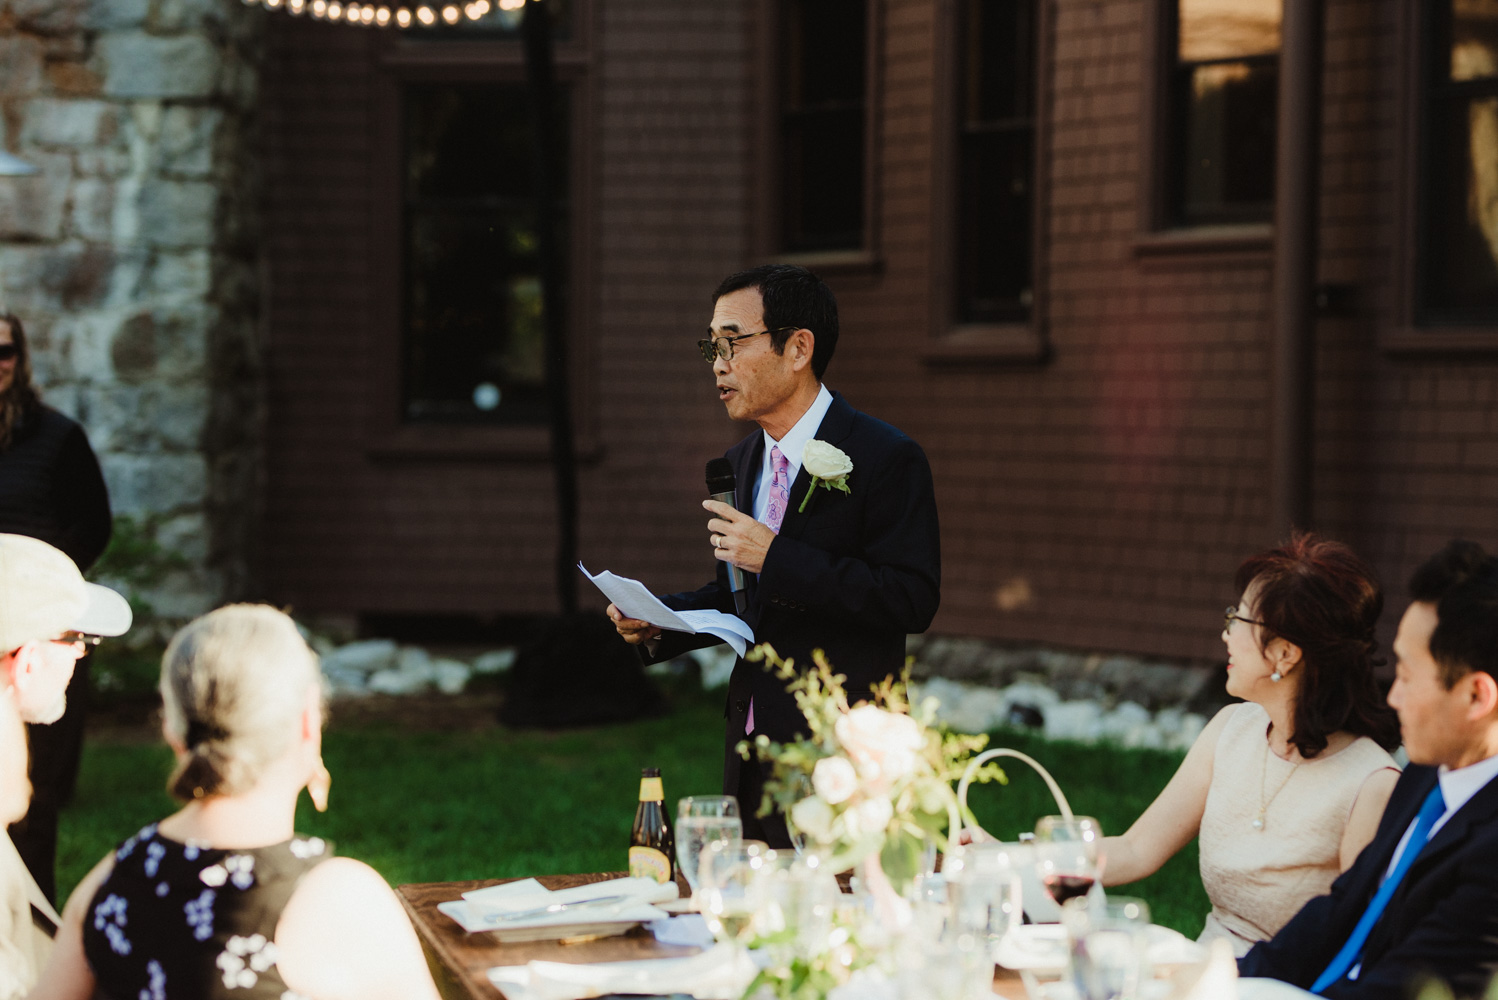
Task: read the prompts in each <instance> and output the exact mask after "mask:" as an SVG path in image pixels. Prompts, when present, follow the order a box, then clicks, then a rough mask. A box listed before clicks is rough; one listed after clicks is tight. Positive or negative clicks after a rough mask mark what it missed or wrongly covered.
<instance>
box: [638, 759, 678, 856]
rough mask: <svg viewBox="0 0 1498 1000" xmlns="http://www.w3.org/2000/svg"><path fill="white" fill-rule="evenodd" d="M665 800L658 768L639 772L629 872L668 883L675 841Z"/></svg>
mask: <svg viewBox="0 0 1498 1000" xmlns="http://www.w3.org/2000/svg"><path fill="white" fill-rule="evenodd" d="M665 797H666V793H665V790H664V789H663V788H662V787H661V769H660V768H658V767H647V768H645V769H644V770H643V771H641V772H640V805H639V807H638V808H637V809H636V810H635V825H634V828H633V829H632V830H630V831H629V873H630V874H631V875H634V876H637V877H643V878H653V879H655V880H656V881H657V882H669V881H671V879H672V877H673V875H674V872H673V867H674V862H675V859H676V841H675V838H674V837H672V835H671V818H670V817H669V816H667V815H666V808H665V805H664V802H663V800H664V799H665Z"/></svg>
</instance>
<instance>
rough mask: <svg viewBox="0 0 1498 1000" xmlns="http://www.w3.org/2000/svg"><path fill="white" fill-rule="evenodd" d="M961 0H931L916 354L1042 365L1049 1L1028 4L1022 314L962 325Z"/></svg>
mask: <svg viewBox="0 0 1498 1000" xmlns="http://www.w3.org/2000/svg"><path fill="white" fill-rule="evenodd" d="M965 2H967V0H937V2H936V5H935V7H936V13H935V16H936V19H937V20H936V24H935V29H936V30H935V32H934V34H935V38H936V48H935V51H934V53H933V61H932V65H933V67H934V68H935V71H936V73H935V79H934V83H935V87H934V92H933V95H932V96H933V114H932V123H931V124H932V136H933V140H934V141H933V143H932V157H931V176H932V185H931V194H932V197H931V220H932V222H931V256H930V275H931V301H930V316H931V320H930V329H931V331H932V334H933V335H932V337H931V338H930V339H929V340H928V341H927V342H926V343H925V345H923V347H922V350H921V357H922V360H923V361H924V362H925V363H926V365H927V366H929V367H932V368H952V369H957V370H967V369H971V368H972V367H974V366H980V367H982V366H995V367H1004V366H1015V365H1019V366H1024V365H1036V366H1039V365H1043V364H1045V363H1046V362H1048V361H1049V360H1050V359H1051V356H1052V350H1051V343H1050V338H1049V322H1048V317H1049V313H1050V310H1049V304H1050V294H1049V286H1050V282H1049V280H1048V279H1049V272H1050V266H1049V265H1050V260H1049V257H1048V248H1049V237H1050V232H1049V226H1048V223H1047V220H1048V219H1049V212H1048V211H1047V208H1048V206H1049V204H1050V192H1051V171H1050V163H1051V156H1050V153H1051V111H1052V95H1053V85H1052V77H1053V54H1054V52H1055V46H1054V28H1055V11H1054V6H1055V5H1054V3H1052V2H1051V0H1037V2H1036V4H1035V66H1034V73H1035V81H1034V83H1035V132H1034V140H1033V142H1034V145H1033V149H1032V150H1031V156H1032V166H1031V171H1032V173H1031V176H1032V187H1031V191H1032V194H1031V206H1030V211H1031V223H1030V254H1031V256H1030V259H1031V268H1032V275H1031V303H1030V318H1029V319H1028V320H1027V321H1023V322H1009V323H1002V322H999V323H969V322H963V321H960V320H959V319H958V309H957V281H956V277H955V265H956V261H957V239H958V229H959V227H958V225H957V218H956V214H957V212H958V211H959V210H960V209H961V206H960V205H959V201H960V199H961V190H962V184H961V178H960V171H961V168H962V150H961V143H962V135H961V131H962V123H961V121H960V117H961V111H960V108H961V103H962V102H961V95H960V86H961V81H960V79H959V75H960V74H961V72H962V61H961V58H960V57H961V51H960V41H959V33H960V31H961V29H962V24H961V20H962V6H963V4H964V3H965Z"/></svg>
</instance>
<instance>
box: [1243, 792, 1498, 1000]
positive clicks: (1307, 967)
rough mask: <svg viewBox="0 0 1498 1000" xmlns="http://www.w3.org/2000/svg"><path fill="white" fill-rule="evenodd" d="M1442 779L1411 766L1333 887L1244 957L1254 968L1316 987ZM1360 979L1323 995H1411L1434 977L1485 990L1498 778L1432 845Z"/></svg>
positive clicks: (1494, 954) (1372, 943)
mask: <svg viewBox="0 0 1498 1000" xmlns="http://www.w3.org/2000/svg"><path fill="white" fill-rule="evenodd" d="M1435 783H1436V769H1435V768H1433V767H1422V766H1419V765H1416V764H1411V765H1410V766H1409V767H1407V768H1405V771H1404V774H1403V775H1401V776H1400V778H1399V783H1398V784H1396V785H1395V786H1394V794H1393V795H1392V796H1391V797H1390V798H1389V805H1388V807H1387V808H1386V809H1385V810H1384V816H1383V819H1382V820H1381V821H1380V822H1379V825H1378V832H1377V833H1376V834H1374V837H1373V840H1372V842H1371V843H1369V845H1368V846H1367V847H1366V848H1365V849H1364V850H1363V853H1362V854H1360V855H1359V856H1358V859H1357V861H1355V862H1354V863H1353V866H1352V867H1351V868H1349V869H1348V870H1347V871H1346V872H1344V873H1343V874H1342V875H1341V876H1340V877H1339V878H1338V879H1337V880H1336V881H1335V882H1333V883H1332V888H1331V892H1330V893H1328V894H1327V895H1325V896H1318V897H1317V898H1315V899H1313V900H1311V901H1310V902H1309V903H1307V904H1306V905H1305V906H1304V907H1302V908H1301V911H1300V912H1299V913H1297V914H1296V915H1295V917H1294V918H1292V919H1291V921H1290V922H1289V923H1288V924H1286V925H1285V927H1284V928H1283V929H1282V930H1281V931H1280V932H1279V933H1278V934H1276V935H1275V936H1274V937H1273V938H1271V939H1270V940H1268V941H1264V942H1262V943H1260V944H1259V945H1258V946H1257V947H1255V948H1254V949H1253V950H1252V951H1250V952H1249V953H1248V954H1247V955H1245V956H1244V957H1243V958H1242V959H1241V960H1240V961H1239V963H1238V966H1239V972H1240V973H1241V974H1242V975H1245V976H1268V977H1271V978H1273V979H1279V980H1283V981H1284V982H1287V983H1291V984H1292V985H1295V986H1299V987H1302V988H1303V989H1310V988H1311V984H1312V983H1314V982H1315V981H1316V978H1317V977H1318V976H1320V975H1321V973H1322V970H1324V969H1325V968H1326V966H1327V965H1328V964H1330V962H1331V960H1332V958H1333V957H1334V956H1335V955H1336V954H1337V952H1338V951H1339V950H1341V948H1342V945H1343V944H1344V943H1345V942H1346V941H1347V938H1348V936H1349V935H1350V934H1351V933H1352V929H1353V927H1354V926H1355V925H1356V924H1357V922H1358V920H1359V918H1361V917H1362V915H1363V911H1364V910H1366V909H1367V906H1368V902H1369V901H1370V900H1371V899H1372V898H1373V894H1374V892H1376V891H1377V889H1378V884H1379V882H1380V880H1381V878H1382V876H1383V873H1384V871H1385V870H1386V869H1387V868H1388V867H1389V862H1390V860H1392V858H1393V857H1394V849H1395V848H1396V847H1398V846H1399V840H1400V838H1401V837H1403V836H1404V831H1405V830H1406V829H1408V828H1409V825H1410V823H1411V822H1412V821H1413V820H1414V818H1415V814H1416V813H1418V812H1419V811H1420V806H1421V804H1422V803H1423V802H1424V801H1425V797H1426V796H1427V795H1429V794H1430V790H1431V787H1432V786H1434V785H1435ZM1362 958H1363V967H1362V970H1361V972H1360V973H1359V974H1358V978H1357V979H1351V980H1349V979H1347V978H1345V977H1344V978H1343V979H1341V980H1340V981H1338V982H1336V983H1333V984H1332V985H1331V986H1329V987H1327V988H1326V990H1325V991H1324V993H1323V994H1322V995H1323V996H1327V997H1333V998H1337V1000H1351V998H1357V1000H1385V998H1387V1000H1405V998H1406V997H1408V996H1410V995H1411V994H1412V992H1413V987H1415V986H1417V985H1418V984H1419V982H1420V981H1421V980H1422V979H1424V978H1427V977H1430V976H1438V977H1440V978H1441V979H1444V980H1446V981H1447V982H1448V983H1450V984H1451V987H1452V989H1453V990H1454V991H1455V992H1456V995H1457V996H1459V997H1468V996H1480V995H1481V994H1482V993H1483V991H1484V990H1486V989H1487V986H1488V981H1489V980H1490V979H1492V978H1493V974H1494V972H1495V971H1498V781H1492V782H1489V783H1488V784H1487V786H1486V787H1484V788H1483V789H1482V790H1481V791H1480V792H1478V793H1477V794H1476V795H1475V796H1473V797H1472V799H1471V800H1470V801H1469V802H1467V804H1466V805H1464V806H1462V808H1460V809H1458V810H1457V811H1456V813H1455V814H1454V815H1453V816H1452V817H1451V819H1449V820H1447V822H1446V825H1445V826H1443V827H1441V829H1439V830H1437V831H1436V835H1435V836H1434V837H1432V838H1431V840H1430V842H1429V843H1427V844H1426V845H1425V849H1424V850H1423V851H1421V852H1420V854H1419V855H1418V856H1417V857H1416V858H1415V863H1414V865H1413V866H1412V867H1411V868H1410V870H1409V871H1408V872H1406V873H1405V876H1404V879H1403V881H1401V882H1400V884H1399V888H1397V889H1396V890H1395V891H1394V896H1393V898H1391V899H1390V900H1389V905H1388V908H1387V909H1386V910H1384V913H1383V916H1382V917H1381V918H1380V919H1379V921H1378V923H1376V924H1375V925H1374V926H1373V931H1372V933H1370V934H1369V936H1368V942H1367V944H1366V945H1365V946H1364V948H1363V956H1362Z"/></svg>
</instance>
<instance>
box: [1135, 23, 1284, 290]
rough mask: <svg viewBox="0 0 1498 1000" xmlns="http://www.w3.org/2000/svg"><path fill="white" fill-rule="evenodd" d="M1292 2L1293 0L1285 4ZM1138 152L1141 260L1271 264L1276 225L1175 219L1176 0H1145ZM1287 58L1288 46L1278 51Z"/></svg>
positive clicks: (1138, 253)
mask: <svg viewBox="0 0 1498 1000" xmlns="http://www.w3.org/2000/svg"><path fill="white" fill-rule="evenodd" d="M1286 2H1291V0H1286ZM1145 8H1146V9H1145V16H1144V19H1143V20H1144V40H1143V45H1142V46H1141V56H1142V58H1143V60H1144V70H1145V71H1144V73H1143V75H1142V84H1143V85H1142V93H1141V95H1140V96H1141V99H1142V100H1141V106H1142V107H1143V108H1144V114H1143V115H1142V116H1141V123H1140V141H1139V149H1140V151H1141V166H1142V169H1143V173H1144V181H1143V183H1142V184H1140V187H1139V191H1140V200H1139V223H1138V232H1137V234H1136V236H1135V238H1134V254H1135V256H1137V257H1143V258H1169V257H1172V256H1177V255H1180V256H1195V255H1198V254H1202V253H1210V254H1215V255H1223V256H1225V257H1226V258H1230V259H1234V260H1238V259H1241V260H1243V261H1245V262H1249V261H1262V260H1267V259H1268V258H1269V256H1270V254H1271V251H1272V249H1273V243H1274V223H1273V221H1272V214H1271V220H1270V221H1264V222H1226V223H1211V224H1205V225H1180V224H1177V223H1176V222H1175V221H1174V220H1172V218H1171V212H1170V204H1171V199H1170V185H1171V183H1172V178H1173V177H1174V175H1175V166H1174V164H1173V162H1172V157H1173V155H1174V152H1175V151H1174V145H1175V135H1174V130H1173V127H1172V124H1173V123H1172V121H1171V117H1172V114H1173V107H1172V99H1171V98H1172V88H1171V77H1172V76H1173V74H1174V73H1175V70H1176V66H1177V58H1176V17H1177V0H1145ZM1280 57H1281V59H1283V57H1284V46H1283V45H1281V47H1280Z"/></svg>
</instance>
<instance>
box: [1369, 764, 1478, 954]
mask: <svg viewBox="0 0 1498 1000" xmlns="http://www.w3.org/2000/svg"><path fill="white" fill-rule="evenodd" d="M1494 777H1498V757H1489V758H1487V759H1486V760H1480V761H1478V762H1477V763H1476V764H1468V765H1467V766H1466V767H1459V768H1457V769H1456V770H1454V771H1453V770H1452V769H1451V768H1449V767H1447V766H1446V765H1445V764H1442V765H1441V766H1440V768H1439V769H1438V770H1437V771H1436V782H1437V783H1438V784H1440V786H1441V799H1442V801H1444V802H1445V803H1446V811H1445V812H1443V813H1441V815H1439V816H1437V817H1436V821H1435V822H1434V823H1432V824H1431V826H1430V833H1428V834H1427V835H1426V837H1425V843H1426V844H1428V843H1430V842H1431V841H1432V840H1434V839H1435V836H1436V833H1437V832H1438V831H1439V830H1440V829H1441V827H1443V826H1445V825H1446V822H1447V821H1448V820H1449V819H1451V817H1452V816H1455V815H1456V811H1457V810H1458V809H1460V808H1461V807H1462V806H1464V805H1466V804H1467V803H1468V802H1470V801H1472V796H1474V795H1476V794H1477V793H1478V792H1480V791H1482V790H1483V788H1484V787H1486V785H1487V783H1488V782H1490V781H1492V780H1493V778H1494ZM1418 822H1420V815H1419V814H1418V813H1416V814H1415V818H1414V819H1412V820H1410V825H1409V826H1408V827H1406V828H1405V831H1404V836H1403V837H1400V838H1399V844H1398V846H1396V847H1395V848H1394V853H1393V855H1391V856H1390V858H1389V866H1388V867H1387V868H1385V869H1384V874H1383V877H1382V878H1380V879H1379V880H1378V884H1379V885H1383V884H1384V882H1385V881H1386V880H1387V879H1388V878H1389V876H1390V875H1392V874H1393V873H1394V866H1395V865H1397V864H1399V859H1400V858H1401V857H1403V856H1404V849H1405V848H1406V847H1409V846H1410V836H1411V835H1412V834H1413V833H1414V832H1415V824H1416V823H1418ZM1424 846H1425V845H1424V844H1421V845H1418V846H1416V847H1414V850H1417V851H1418V850H1419V849H1420V848H1421V847H1424ZM1362 971H1363V963H1362V962H1358V963H1357V964H1356V965H1354V966H1353V967H1352V968H1351V969H1349V970H1348V972H1347V978H1348V979H1357V978H1358V976H1359V975H1361V974H1362Z"/></svg>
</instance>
